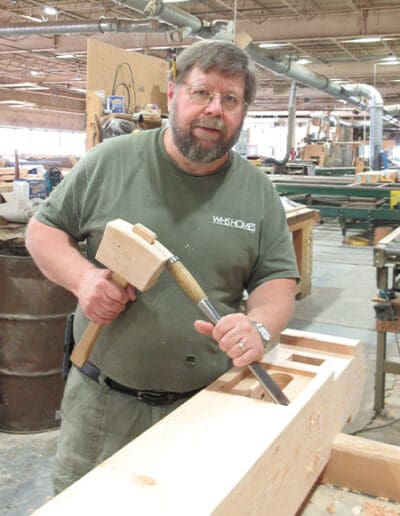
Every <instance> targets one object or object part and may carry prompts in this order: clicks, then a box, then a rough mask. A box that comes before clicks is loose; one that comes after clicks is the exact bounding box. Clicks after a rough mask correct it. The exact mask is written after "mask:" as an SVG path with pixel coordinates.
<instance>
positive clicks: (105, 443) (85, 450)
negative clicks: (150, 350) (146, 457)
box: [54, 367, 187, 494]
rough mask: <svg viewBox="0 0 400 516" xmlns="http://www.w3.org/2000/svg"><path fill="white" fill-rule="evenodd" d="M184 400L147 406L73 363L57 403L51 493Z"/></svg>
mask: <svg viewBox="0 0 400 516" xmlns="http://www.w3.org/2000/svg"><path fill="white" fill-rule="evenodd" d="M185 401H187V399H180V400H177V401H175V402H174V403H171V404H170V405H163V406H152V405H148V404H147V403H144V402H143V401H139V400H138V399H137V398H135V397H134V396H131V395H128V394H122V393H120V392H117V391H114V390H111V389H110V388H109V387H108V386H107V385H105V384H99V383H97V382H96V381H94V380H91V379H90V378H87V377H86V376H84V375H83V374H82V373H81V372H80V371H78V369H76V368H75V367H73V368H72V369H71V371H70V373H69V376H68V380H67V384H66V386H65V392H64V397H63V400H62V403H61V430H60V436H59V441H58V448H57V453H56V459H55V465H54V492H55V494H57V493H59V492H61V491H62V490H64V489H65V488H66V487H68V486H69V485H71V484H72V483H73V482H75V481H76V480H78V479H79V478H80V477H82V476H83V475H85V474H86V473H88V472H89V471H90V470H91V469H93V468H94V467H95V466H96V465H97V464H99V463H100V462H102V461H104V460H105V459H107V458H108V457H110V456H111V455H113V454H114V453H115V452H116V451H118V450H119V449H120V448H122V447H123V446H125V445H126V444H128V443H129V442H130V441H132V440H133V439H134V438H135V437H137V436H138V435H139V434H141V433H142V432H144V431H145V430H147V429H148V428H149V427H151V426H152V425H154V424H155V423H157V422H158V421H160V419H162V418H163V417H164V416H166V415H167V414H169V413H170V412H172V411H173V410H175V409H176V408H177V407H178V406H179V405H182V403H184V402H185ZM160 460H161V459H160Z"/></svg>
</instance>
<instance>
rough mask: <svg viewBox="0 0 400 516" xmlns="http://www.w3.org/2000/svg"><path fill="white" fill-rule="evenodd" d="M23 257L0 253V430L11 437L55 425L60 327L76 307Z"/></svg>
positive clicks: (61, 345) (58, 399)
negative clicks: (11, 434)
mask: <svg viewBox="0 0 400 516" xmlns="http://www.w3.org/2000/svg"><path fill="white" fill-rule="evenodd" d="M49 245H51V244H49ZM25 254H26V256H15V255H12V254H11V253H10V252H7V251H6V252H4V248H3V247H2V249H0V431H5V432H15V433H24V432H39V431H42V430H49V429H52V428H57V427H58V426H59V423H60V422H59V417H58V411H59V407H60V403H61V398H62V393H63V388H64V384H63V381H62V378H61V369H62V361H63V349H64V330H65V322H66V317H67V315H68V314H69V313H71V312H73V311H74V309H75V305H76V299H75V297H74V296H73V295H72V294H71V293H70V292H68V291H66V290H65V289H63V288H61V287H59V286H57V285H55V284H54V283H52V282H50V281H48V280H47V279H46V278H45V277H44V276H43V275H42V273H41V272H40V271H39V269H38V268H37V267H36V265H35V264H34V262H33V260H32V258H31V257H30V256H28V255H27V252H26V251H25Z"/></svg>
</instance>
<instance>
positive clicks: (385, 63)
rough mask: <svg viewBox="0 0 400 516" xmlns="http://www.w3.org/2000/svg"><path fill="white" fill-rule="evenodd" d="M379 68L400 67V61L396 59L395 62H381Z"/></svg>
mask: <svg viewBox="0 0 400 516" xmlns="http://www.w3.org/2000/svg"><path fill="white" fill-rule="evenodd" d="M377 64H378V65H379V66H385V65H386V66H390V65H392V66H393V65H399V64H400V59H398V58H396V60H395V61H381V62H380V63H377Z"/></svg>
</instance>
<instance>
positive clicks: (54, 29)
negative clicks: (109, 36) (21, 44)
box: [0, 19, 171, 38]
mask: <svg viewBox="0 0 400 516" xmlns="http://www.w3.org/2000/svg"><path fill="white" fill-rule="evenodd" d="M168 30H171V27H170V26H169V25H167V24H165V23H160V22H158V21H157V20H120V19H115V20H114V19H111V20H105V19H100V20H94V21H90V20H86V21H85V22H69V23H65V22H63V21H62V22H53V23H42V24H40V25H39V24H37V23H20V24H18V25H14V26H13V25H11V26H8V27H0V37H2V38H6V37H15V36H27V35H33V34H37V35H42V36H49V35H54V34H77V33H83V34H94V33H97V32H166V31H168Z"/></svg>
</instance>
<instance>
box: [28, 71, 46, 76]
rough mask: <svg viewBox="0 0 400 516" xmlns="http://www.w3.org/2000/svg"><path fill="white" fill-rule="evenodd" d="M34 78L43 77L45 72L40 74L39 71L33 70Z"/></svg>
mask: <svg viewBox="0 0 400 516" xmlns="http://www.w3.org/2000/svg"><path fill="white" fill-rule="evenodd" d="M31 75H32V77H42V75H44V72H39V71H37V70H31Z"/></svg>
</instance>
